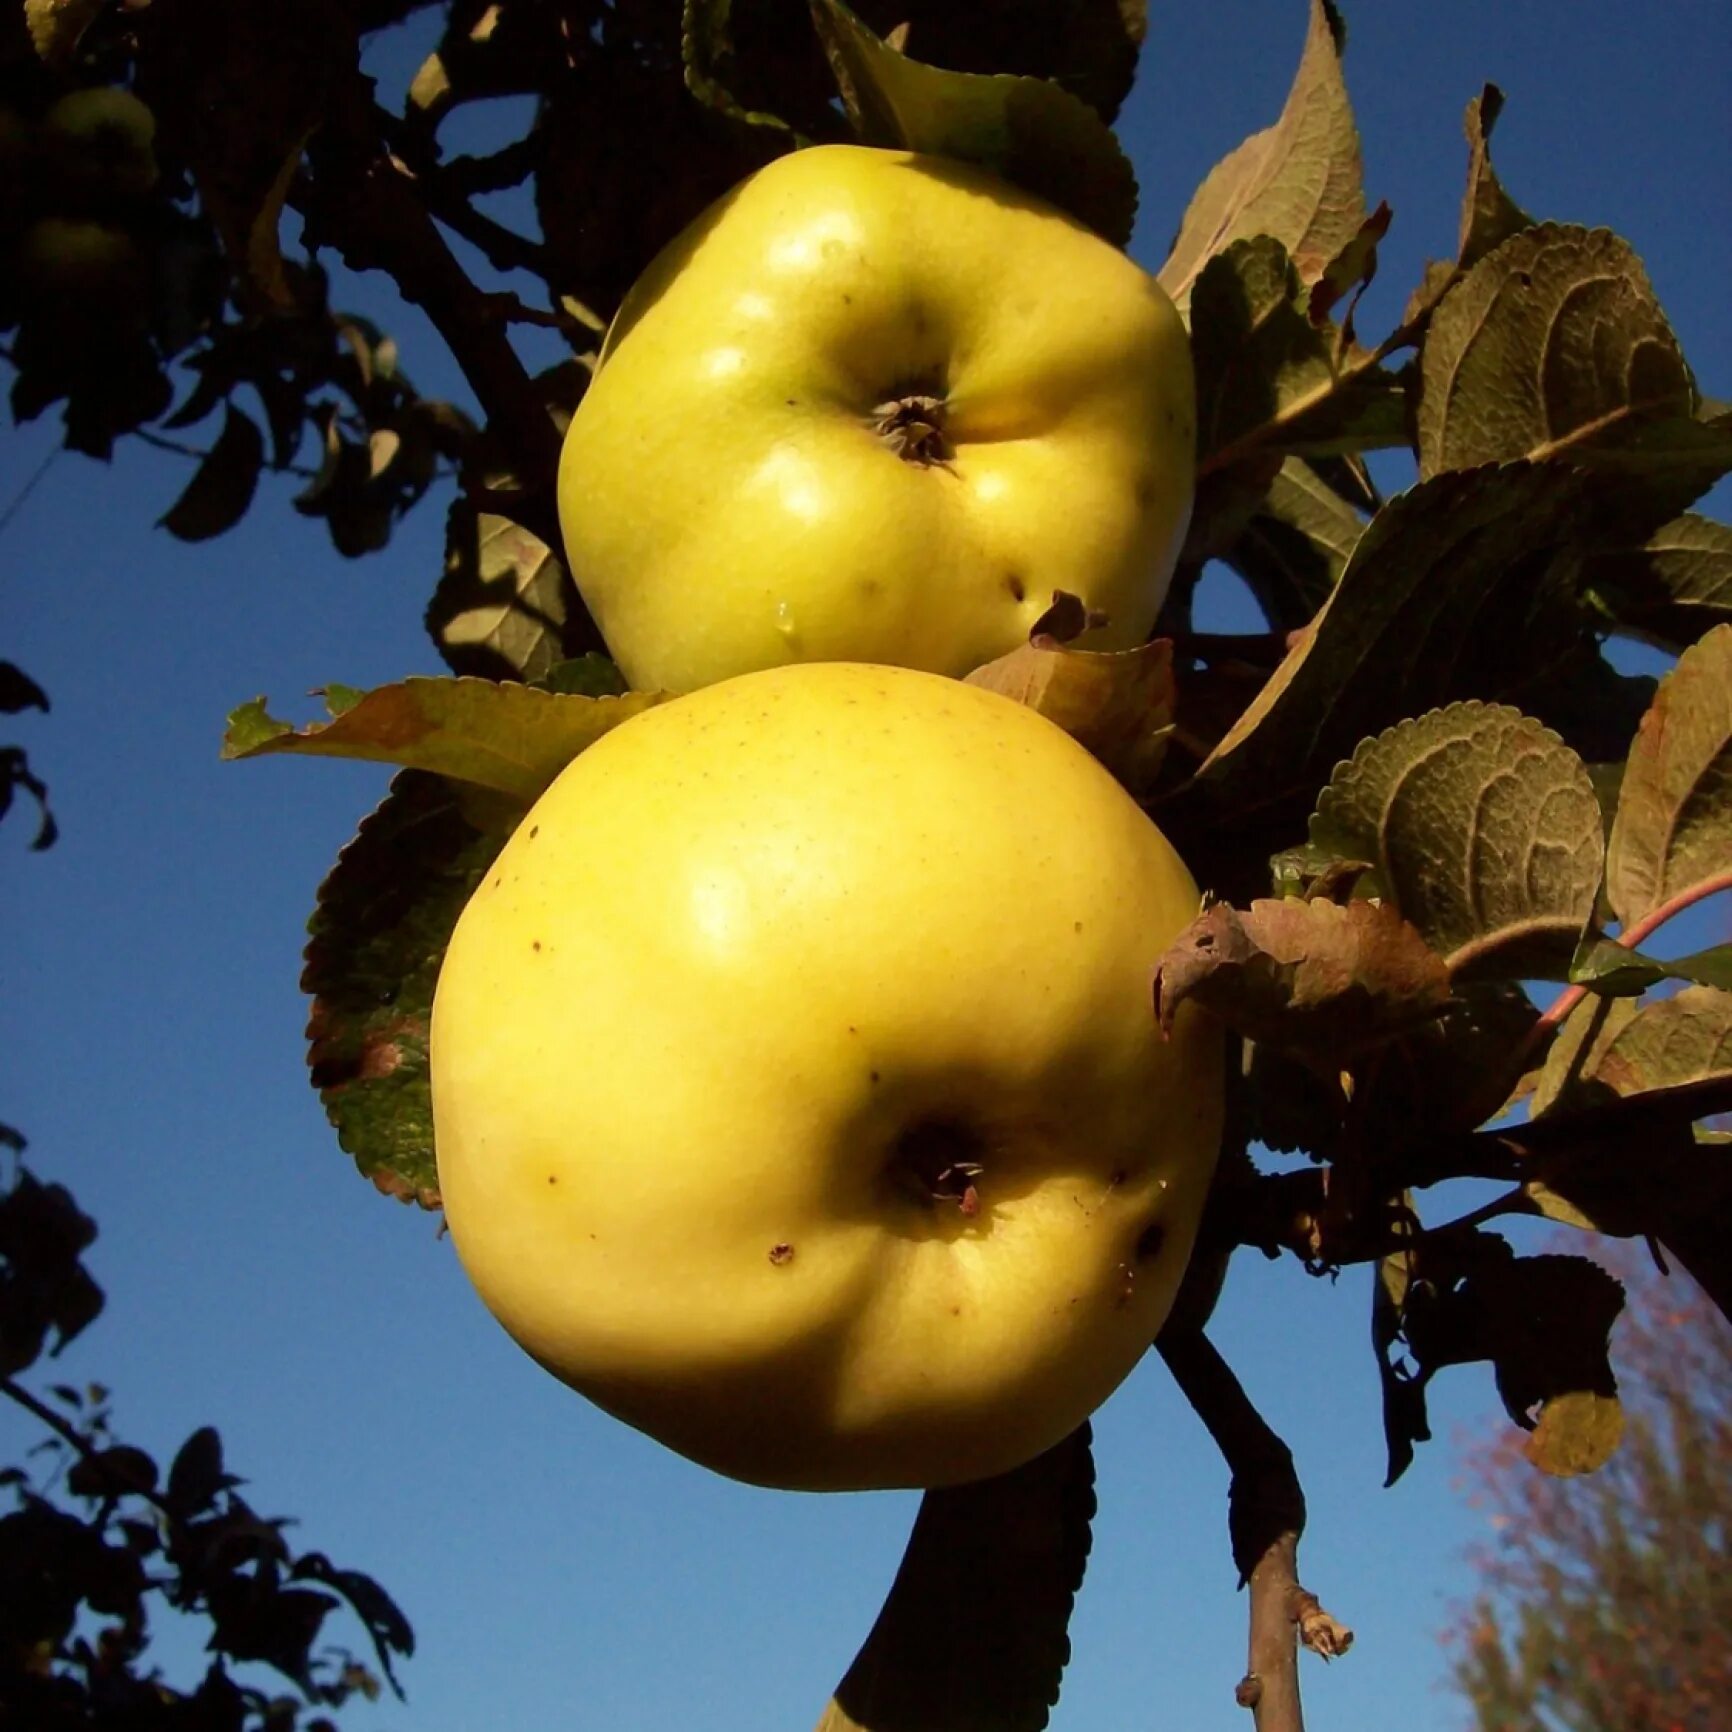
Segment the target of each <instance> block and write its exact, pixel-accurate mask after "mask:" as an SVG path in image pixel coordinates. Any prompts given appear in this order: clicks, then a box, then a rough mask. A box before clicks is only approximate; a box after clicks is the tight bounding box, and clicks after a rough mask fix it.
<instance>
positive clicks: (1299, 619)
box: [1224, 457, 1365, 631]
mask: <svg viewBox="0 0 1732 1732" xmlns="http://www.w3.org/2000/svg"><path fill="white" fill-rule="evenodd" d="M1364 532H1365V519H1364V518H1362V517H1361V516H1360V515H1359V513H1358V512H1357V511H1355V510H1354V509H1353V507H1352V506H1351V505H1350V504H1349V503H1348V502H1347V501H1346V500H1345V499H1343V498H1342V497H1341V495H1340V494H1339V493H1337V492H1336V491H1335V489H1334V488H1333V487H1331V486H1330V485H1329V484H1328V483H1327V482H1326V481H1324V479H1323V478H1322V476H1320V475H1319V474H1318V473H1317V471H1316V470H1315V469H1314V468H1313V467H1312V466H1311V465H1310V464H1309V463H1307V462H1306V461H1305V460H1304V458H1302V457H1289V458H1288V459H1287V460H1286V461H1285V462H1284V463H1283V464H1282V465H1281V468H1280V472H1279V473H1278V474H1277V475H1276V476H1275V479H1274V480H1273V481H1272V482H1270V484H1269V491H1268V493H1267V495H1266V496H1265V498H1264V500H1263V503H1262V506H1261V507H1260V508H1259V509H1258V510H1257V512H1256V513H1255V515H1253V516H1252V518H1251V519H1250V521H1249V522H1248V523H1247V524H1246V525H1245V527H1244V529H1243V530H1242V531H1241V532H1240V534H1239V537H1238V539H1237V540H1236V541H1235V542H1234V543H1233V545H1232V546H1231V547H1230V548H1228V549H1227V550H1226V553H1225V555H1224V557H1225V558H1226V560H1227V562H1228V563H1229V564H1230V565H1231V566H1232V567H1233V569H1234V570H1235V571H1236V572H1238V574H1239V575H1240V576H1241V577H1242V578H1244V580H1245V582H1246V583H1247V584H1248V585H1249V587H1250V589H1251V593H1252V594H1253V595H1255V596H1256V598H1257V600H1258V601H1259V602H1260V603H1261V604H1262V607H1263V610H1264V612H1265V613H1266V614H1267V615H1268V616H1269V618H1270V619H1271V621H1272V622H1273V623H1274V624H1275V625H1276V626H1277V627H1280V628H1285V629H1286V630H1289V631H1292V630H1295V629H1297V628H1298V627H1299V626H1302V625H1304V624H1306V623H1307V621H1309V620H1310V619H1311V617H1312V616H1313V615H1314V614H1315V613H1316V612H1317V610H1318V609H1319V608H1320V607H1321V606H1322V605H1323V604H1324V602H1325V601H1327V600H1328V599H1329V592H1330V591H1331V590H1332V589H1333V588H1334V587H1335V585H1336V583H1337V582H1338V581H1339V580H1340V577H1341V573H1342V572H1343V571H1344V570H1346V568H1347V561H1348V558H1349V557H1350V556H1351V554H1352V552H1353V549H1354V548H1355V547H1356V546H1357V545H1358V543H1359V538H1360V536H1361V535H1362V534H1364Z"/></svg>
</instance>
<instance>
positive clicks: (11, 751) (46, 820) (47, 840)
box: [0, 746, 60, 851]
mask: <svg viewBox="0 0 1732 1732" xmlns="http://www.w3.org/2000/svg"><path fill="white" fill-rule="evenodd" d="M20 788H22V789H23V790H24V792H25V793H26V794H28V795H29V796H30V798H31V799H33V800H34V801H35V802H36V813H37V818H36V834H35V836H34V837H32V838H31V842H30V846H31V847H32V848H33V849H36V850H38V851H40V850H41V849H44V848H52V847H53V846H54V843H55V840H56V838H57V837H58V836H59V835H60V826H59V825H58V824H57V823H55V821H54V814H53V813H52V812H51V811H49V809H48V784H47V783H46V782H44V781H43V780H42V778H41V777H40V776H38V775H37V774H36V773H35V772H34V771H33V770H32V769H31V768H30V759H29V758H28V757H27V756H26V755H25V753H24V752H23V750H22V749H21V748H20V747H18V746H0V818H4V817H5V816H6V814H7V813H8V812H10V811H11V810H12V798H13V795H14V794H15V793H16V792H17V791H18V790H19V789H20Z"/></svg>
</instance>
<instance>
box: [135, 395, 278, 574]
mask: <svg viewBox="0 0 1732 1732" xmlns="http://www.w3.org/2000/svg"><path fill="white" fill-rule="evenodd" d="M264 461H265V441H264V435H263V434H262V433H260V432H259V429H258V426H257V424H256V423H255V422H254V421H253V420H252V419H251V418H250V417H249V416H247V415H245V414H243V413H242V412H241V411H240V410H239V409H236V408H235V407H234V406H233V405H232V404H231V405H230V406H229V408H228V411H227V413H226V414H225V415H224V417H223V430H222V432H221V434H220V435H219V436H218V438H217V442H216V444H215V445H213V446H212V447H211V448H210V451H209V453H208V454H207V455H206V456H205V458H204V460H203V461H202V462H201V463H200V464H199V466H198V468H197V469H196V470H195V471H194V472H193V478H192V480H191V481H189V482H188V483H187V485H186V490H185V491H184V492H183V493H182V494H181V496H180V498H178V499H177V500H176V501H175V502H174V504H173V505H171V506H170V507H169V508H168V511H167V512H166V513H165V514H164V515H163V517H162V518H161V519H160V524H161V527H162V528H164V529H166V530H167V531H168V532H169V534H170V535H172V536H174V537H175V538H176V539H177V540H180V541H209V540H210V539H211V538H212V537H213V536H218V535H221V534H222V533H223V532H224V531H225V530H229V529H233V528H234V526H235V525H236V524H237V523H239V522H240V520H241V519H242V518H243V517H245V516H246V513H247V507H248V506H249V505H251V504H252V502H253V494H254V492H255V491H256V489H257V487H258V484H259V471H260V469H261V468H263V466H264Z"/></svg>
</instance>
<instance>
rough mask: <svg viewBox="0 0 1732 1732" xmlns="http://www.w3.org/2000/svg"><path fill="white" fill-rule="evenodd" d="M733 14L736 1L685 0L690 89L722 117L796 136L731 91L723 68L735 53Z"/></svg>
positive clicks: (683, 31) (683, 52) (684, 48)
mask: <svg viewBox="0 0 1732 1732" xmlns="http://www.w3.org/2000/svg"><path fill="white" fill-rule="evenodd" d="M732 11H733V0H684V5H683V6H682V8H681V11H680V58H681V61H682V62H683V63H684V66H685V79H686V88H687V89H688V90H689V91H691V93H692V95H693V96H695V97H696V98H697V99H698V101H700V102H701V103H703V104H705V105H706V106H707V107H709V108H713V109H715V111H716V112H717V113H718V114H725V115H728V116H729V117H731V118H732V119H734V120H739V121H743V122H745V123H746V124H747V125H748V126H764V127H769V128H771V129H772V130H775V131H780V132H788V133H793V132H794V129H793V128H792V127H791V126H789V125H788V123H787V121H785V120H784V119H782V117H781V116H780V115H777V114H770V113H768V112H766V111H765V110H763V109H755V108H749V107H747V106H746V105H745V104H744V103H742V102H740V101H738V100H736V98H735V97H734V94H733V92H732V91H731V90H730V89H729V88H728V85H727V81H726V77H725V74H724V72H723V70H722V69H723V66H724V64H725V62H726V61H727V60H728V59H730V58H731V57H732V55H733V52H734V43H733V35H732V32H731V31H730V29H729V22H730V19H729V14H730V13H731V12H732ZM794 136H795V137H796V138H797V137H798V136H799V135H798V134H797V133H794Z"/></svg>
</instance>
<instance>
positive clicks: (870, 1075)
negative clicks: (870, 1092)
mask: <svg viewBox="0 0 1732 1732" xmlns="http://www.w3.org/2000/svg"><path fill="white" fill-rule="evenodd" d="M866 1080H867V1081H868V1082H879V1081H881V1080H882V1079H881V1078H880V1077H879V1075H878V1073H877V1071H875V1070H874V1071H868V1072H867V1073H866Z"/></svg>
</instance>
